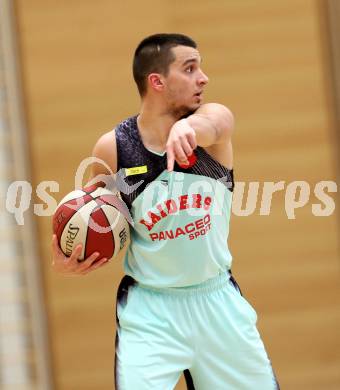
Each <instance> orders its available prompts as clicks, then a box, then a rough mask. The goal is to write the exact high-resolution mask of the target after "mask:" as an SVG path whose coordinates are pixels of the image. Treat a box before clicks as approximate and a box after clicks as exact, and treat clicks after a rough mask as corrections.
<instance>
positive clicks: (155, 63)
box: [133, 34, 197, 96]
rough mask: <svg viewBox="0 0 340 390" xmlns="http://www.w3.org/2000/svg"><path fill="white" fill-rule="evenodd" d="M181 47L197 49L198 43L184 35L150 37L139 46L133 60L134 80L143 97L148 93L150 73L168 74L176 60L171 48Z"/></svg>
mask: <svg viewBox="0 0 340 390" xmlns="http://www.w3.org/2000/svg"><path fill="white" fill-rule="evenodd" d="M179 45H182V46H189V47H193V48H195V49H196V48H197V44H196V42H195V41H194V40H193V39H191V38H190V37H188V36H186V35H183V34H154V35H150V36H149V37H146V38H145V39H143V40H142V42H141V43H140V44H139V45H138V46H137V49H136V51H135V55H134V58H133V78H134V79H135V82H136V84H137V87H138V91H139V94H140V95H141V96H144V95H145V93H146V88H147V83H146V79H147V76H148V75H149V74H150V73H153V72H156V73H161V74H163V75H164V76H166V75H167V74H168V71H169V65H170V64H171V63H172V62H173V61H174V60H175V56H174V54H173V53H172V51H171V48H173V47H175V46H179Z"/></svg>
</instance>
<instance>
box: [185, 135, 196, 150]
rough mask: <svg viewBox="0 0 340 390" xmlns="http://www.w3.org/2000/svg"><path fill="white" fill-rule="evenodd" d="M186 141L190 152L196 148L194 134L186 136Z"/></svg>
mask: <svg viewBox="0 0 340 390" xmlns="http://www.w3.org/2000/svg"><path fill="white" fill-rule="evenodd" d="M187 141H188V142H189V144H190V146H191V148H192V150H194V149H196V148H197V141H196V134H188V136H187Z"/></svg>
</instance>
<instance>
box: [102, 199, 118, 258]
mask: <svg viewBox="0 0 340 390" xmlns="http://www.w3.org/2000/svg"><path fill="white" fill-rule="evenodd" d="M108 206H110V205H108ZM102 213H103V214H104V218H105V219H106V222H107V224H108V226H110V232H111V235H112V242H113V252H112V256H111V257H113V255H114V254H115V249H116V242H115V236H114V234H113V230H112V228H111V224H110V221H109V219H108V218H107V216H106V214H105V212H104V210H102Z"/></svg>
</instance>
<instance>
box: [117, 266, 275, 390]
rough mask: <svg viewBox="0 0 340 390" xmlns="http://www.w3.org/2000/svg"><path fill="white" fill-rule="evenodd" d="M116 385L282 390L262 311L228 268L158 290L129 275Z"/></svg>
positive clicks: (122, 301) (121, 297)
mask: <svg viewBox="0 0 340 390" xmlns="http://www.w3.org/2000/svg"><path fill="white" fill-rule="evenodd" d="M116 313H117V334H116V356H115V383H116V390H136V389H138V390H171V389H174V387H175V386H176V383H177V382H178V380H179V378H180V376H181V374H182V373H183V372H184V375H185V379H186V383H187V388H188V389H198V390H212V389H214V390H273V389H279V385H278V383H277V381H276V378H275V374H274V372H273V369H272V366H271V363H270V360H269V358H268V356H267V353H266V350H265V348H264V345H263V342H262V340H261V337H260V335H259V332H258V330H257V328H256V321H257V315H256V312H255V310H254V309H253V307H252V306H251V305H250V304H249V303H248V302H247V301H246V299H245V298H243V296H242V294H241V291H240V289H239V287H238V285H237V283H236V281H235V279H234V278H233V276H232V275H231V273H230V272H226V273H223V274H220V275H218V276H217V277H215V278H213V279H209V280H208V281H205V282H204V283H202V284H199V285H195V286H189V287H180V288H165V289H164V288H162V289H158V288H152V287H147V286H143V285H140V284H139V283H137V282H135V281H134V280H133V279H132V278H131V277H130V276H125V277H124V278H123V280H122V281H121V283H120V286H119V289H118V294H117V311H116Z"/></svg>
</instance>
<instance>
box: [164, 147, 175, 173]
mask: <svg viewBox="0 0 340 390" xmlns="http://www.w3.org/2000/svg"><path fill="white" fill-rule="evenodd" d="M166 155H167V160H168V171H169V172H171V171H173V169H174V164H175V154H174V152H173V149H172V147H170V146H167V147H166Z"/></svg>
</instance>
